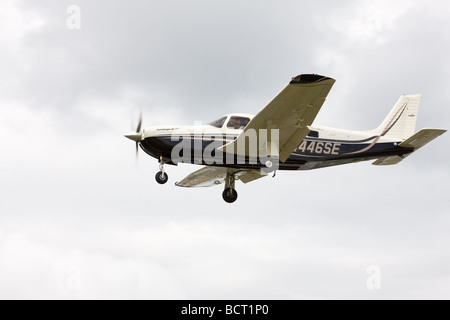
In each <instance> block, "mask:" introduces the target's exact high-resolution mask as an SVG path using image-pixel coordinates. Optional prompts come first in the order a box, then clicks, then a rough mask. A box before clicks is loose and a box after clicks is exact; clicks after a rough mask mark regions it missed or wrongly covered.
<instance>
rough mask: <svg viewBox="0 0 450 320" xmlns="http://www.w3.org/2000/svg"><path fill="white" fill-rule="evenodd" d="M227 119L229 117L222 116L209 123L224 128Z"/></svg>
mask: <svg viewBox="0 0 450 320" xmlns="http://www.w3.org/2000/svg"><path fill="white" fill-rule="evenodd" d="M225 120H227V117H222V118H220V119H217V120H214V121H213V122H211V123H208V124H209V125H210V126H213V127H216V128H222V126H223V124H224V122H225Z"/></svg>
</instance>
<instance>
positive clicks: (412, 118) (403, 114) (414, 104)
mask: <svg viewBox="0 0 450 320" xmlns="http://www.w3.org/2000/svg"><path fill="white" fill-rule="evenodd" d="M420 97H421V95H420V94H413V95H403V96H401V97H400V99H398V101H397V103H396V104H395V106H394V108H392V110H391V112H389V114H388V116H387V117H386V119H384V121H383V122H382V123H381V124H380V125H379V126H378V128H376V129H375V130H373V133H374V134H376V135H378V136H384V137H389V138H394V139H399V140H406V139H408V138H409V137H411V136H412V135H413V134H414V132H415V129H416V121H417V114H418V112H419V103H420Z"/></svg>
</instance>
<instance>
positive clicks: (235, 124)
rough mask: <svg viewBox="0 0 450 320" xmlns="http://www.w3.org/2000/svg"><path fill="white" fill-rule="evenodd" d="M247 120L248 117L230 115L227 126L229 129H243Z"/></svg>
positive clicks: (248, 120)
mask: <svg viewBox="0 0 450 320" xmlns="http://www.w3.org/2000/svg"><path fill="white" fill-rule="evenodd" d="M249 122H250V119H249V118H246V117H231V118H230V120H229V121H228V124H227V127H228V128H231V129H244V128H245V126H246V125H247V124H248V123H249Z"/></svg>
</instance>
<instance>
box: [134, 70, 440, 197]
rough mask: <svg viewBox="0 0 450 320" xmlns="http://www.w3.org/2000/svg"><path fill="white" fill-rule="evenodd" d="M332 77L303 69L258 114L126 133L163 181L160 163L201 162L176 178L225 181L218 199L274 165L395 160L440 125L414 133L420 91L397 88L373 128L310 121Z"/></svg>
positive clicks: (197, 183)
mask: <svg viewBox="0 0 450 320" xmlns="http://www.w3.org/2000/svg"><path fill="white" fill-rule="evenodd" d="M334 82H335V80H334V79H332V78H329V77H325V76H320V75H316V74H302V75H299V76H297V77H294V78H292V80H291V81H290V83H289V84H288V85H287V86H286V88H284V90H283V91H281V92H280V93H279V94H278V95H277V96H276V97H275V98H274V99H273V100H272V101H271V102H270V103H269V104H268V105H267V106H266V107H265V108H264V109H262V110H261V111H260V112H259V113H258V114H257V115H255V116H253V115H249V114H241V113H236V114H228V115H225V116H223V117H221V118H219V119H218V120H215V121H213V122H211V123H209V124H207V125H201V126H158V127H148V128H145V129H141V125H142V116H141V118H140V119H139V123H138V126H137V128H136V131H134V132H130V133H128V134H126V135H125V137H127V138H129V139H131V140H133V141H135V142H136V155H137V152H138V147H139V146H140V147H141V149H142V150H144V151H145V152H146V153H147V154H149V155H150V156H152V157H154V158H156V159H158V160H159V168H160V170H159V172H157V173H156V176H155V177H156V181H157V182H158V183H160V184H164V183H166V182H167V180H168V175H167V173H166V172H165V170H164V165H165V164H169V165H177V164H178V163H191V164H198V165H203V166H204V167H203V168H201V169H200V170H197V171H195V172H193V173H191V174H190V175H188V176H187V177H186V178H184V179H183V180H181V181H179V182H177V183H176V185H177V186H180V187H209V186H214V185H218V184H224V191H223V193H222V197H223V199H224V200H225V201H226V202H228V203H232V202H234V201H236V199H237V196H238V195H237V192H236V189H235V182H236V180H240V181H242V182H243V183H249V182H251V181H254V180H256V179H259V178H262V177H265V176H267V175H268V173H270V172H274V176H275V172H276V170H311V169H319V168H324V167H330V166H336V165H341V164H347V163H355V162H360V161H367V160H375V161H374V162H373V164H374V165H394V164H397V163H399V162H400V161H402V160H403V159H404V158H406V157H407V156H409V155H410V154H411V153H413V152H414V151H416V150H418V149H420V148H421V147H423V146H424V145H425V144H427V143H429V142H430V141H432V140H433V139H435V138H436V137H438V136H440V135H441V134H443V133H445V132H446V130H442V129H422V130H420V131H418V132H416V133H415V126H416V120H417V114H418V109H419V102H420V97H421V95H420V94H414V95H402V96H401V97H400V99H399V100H398V101H397V103H396V104H395V105H394V107H393V109H392V110H391V112H390V113H389V114H388V115H387V117H386V119H384V121H383V122H382V123H381V124H380V125H379V126H378V128H376V129H374V130H369V131H348V130H343V129H334V128H328V127H323V126H318V125H313V121H314V119H315V117H316V116H317V114H318V112H319V110H320V108H321V107H322V105H323V103H324V102H325V98H326V97H327V95H328V93H329V92H330V90H331V87H332V86H333V84H334Z"/></svg>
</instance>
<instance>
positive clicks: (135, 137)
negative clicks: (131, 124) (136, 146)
mask: <svg viewBox="0 0 450 320" xmlns="http://www.w3.org/2000/svg"><path fill="white" fill-rule="evenodd" d="M125 137H126V138H128V139H130V140H133V141H135V142H140V141H141V140H142V134H141V133H140V132H134V131H133V132H129V133H127V134H126V135H125Z"/></svg>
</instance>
